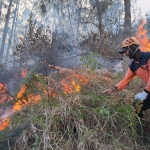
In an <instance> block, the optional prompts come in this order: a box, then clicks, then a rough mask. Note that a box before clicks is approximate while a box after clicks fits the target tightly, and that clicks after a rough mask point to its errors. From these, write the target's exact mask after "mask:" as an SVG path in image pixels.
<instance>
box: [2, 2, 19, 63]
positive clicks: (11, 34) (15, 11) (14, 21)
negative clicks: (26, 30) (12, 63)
mask: <svg viewBox="0 0 150 150" xmlns="http://www.w3.org/2000/svg"><path fill="white" fill-rule="evenodd" d="M18 5H19V2H18V3H17V4H16V8H15V10H14V17H13V23H12V28H11V33H10V38H9V43H8V47H7V53H6V58H5V63H6V61H7V60H8V55H9V49H10V45H11V42H12V36H13V31H14V25H15V23H16V16H17V11H18Z"/></svg>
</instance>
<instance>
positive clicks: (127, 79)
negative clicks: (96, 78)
mask: <svg viewBox="0 0 150 150" xmlns="http://www.w3.org/2000/svg"><path fill="white" fill-rule="evenodd" d="M134 76H135V73H134V72H132V71H131V69H130V68H128V70H127V72H126V74H125V76H124V78H123V79H122V80H121V81H120V82H119V83H118V84H116V88H117V89H118V90H123V89H125V88H126V87H127V85H128V84H129V82H130V81H131V80H132V79H133V77H134Z"/></svg>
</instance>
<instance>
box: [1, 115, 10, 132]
mask: <svg viewBox="0 0 150 150" xmlns="http://www.w3.org/2000/svg"><path fill="white" fill-rule="evenodd" d="M9 124H10V119H9V118H6V119H5V120H4V121H0V130H4V129H5V128H7V127H8V126H9Z"/></svg>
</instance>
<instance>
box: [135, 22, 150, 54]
mask: <svg viewBox="0 0 150 150" xmlns="http://www.w3.org/2000/svg"><path fill="white" fill-rule="evenodd" d="M145 24H146V21H145V20H142V23H141V25H140V26H139V27H138V29H137V35H136V38H137V39H138V41H139V42H140V49H141V51H143V52H146V51H150V43H149V38H148V37H147V30H145V29H144V25H145Z"/></svg>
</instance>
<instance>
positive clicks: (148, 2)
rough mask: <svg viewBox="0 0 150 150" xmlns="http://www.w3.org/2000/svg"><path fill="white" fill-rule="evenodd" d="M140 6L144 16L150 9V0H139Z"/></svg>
mask: <svg viewBox="0 0 150 150" xmlns="http://www.w3.org/2000/svg"><path fill="white" fill-rule="evenodd" d="M137 3H138V6H139V8H141V11H142V16H143V17H144V16H145V14H146V13H147V12H148V11H150V0H137Z"/></svg>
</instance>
